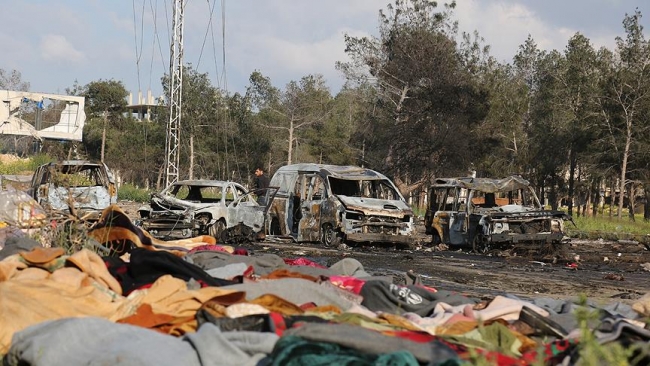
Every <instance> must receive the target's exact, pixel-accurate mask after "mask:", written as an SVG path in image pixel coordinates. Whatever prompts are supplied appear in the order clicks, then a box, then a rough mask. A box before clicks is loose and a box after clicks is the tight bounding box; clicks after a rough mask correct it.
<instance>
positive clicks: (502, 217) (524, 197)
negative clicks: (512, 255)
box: [425, 176, 572, 253]
mask: <svg viewBox="0 0 650 366" xmlns="http://www.w3.org/2000/svg"><path fill="white" fill-rule="evenodd" d="M428 201H429V202H428V207H427V211H426V214H425V228H426V233H427V234H430V235H431V236H432V244H434V245H436V244H439V243H445V244H448V245H452V246H471V247H472V249H473V250H474V251H475V252H479V253H487V252H489V251H490V250H492V249H509V248H512V247H513V246H514V245H518V244H522V245H527V244H535V245H538V244H551V246H553V245H554V244H557V245H558V246H559V245H561V243H562V242H563V241H565V238H566V237H565V234H564V224H565V221H567V220H569V221H572V218H571V216H569V215H567V214H566V213H565V212H563V211H555V210H546V209H544V207H543V206H542V204H541V203H540V201H539V199H538V198H537V195H536V194H535V191H534V190H533V189H532V187H531V186H530V183H529V182H528V181H527V180H525V179H523V178H522V177H520V176H510V177H507V178H504V179H489V178H473V177H465V178H441V179H436V181H435V183H434V185H433V186H432V187H430V189H429V193H428ZM531 248H535V247H531Z"/></svg>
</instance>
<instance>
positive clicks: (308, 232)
mask: <svg viewBox="0 0 650 366" xmlns="http://www.w3.org/2000/svg"><path fill="white" fill-rule="evenodd" d="M303 177H304V182H305V183H306V184H305V185H304V186H303V187H304V189H303V190H302V192H301V198H300V214H301V218H300V222H299V223H298V241H318V240H320V237H321V233H320V226H321V224H320V223H321V208H322V204H323V202H324V200H325V199H326V198H327V197H325V184H324V182H323V178H322V177H320V176H319V175H317V174H306V175H304V176H303Z"/></svg>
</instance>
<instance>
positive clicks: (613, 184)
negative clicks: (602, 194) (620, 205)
mask: <svg viewBox="0 0 650 366" xmlns="http://www.w3.org/2000/svg"><path fill="white" fill-rule="evenodd" d="M610 183H611V186H610V188H609V189H610V192H609V218H610V219H611V218H612V216H613V214H614V201H615V200H616V182H615V181H614V179H613V178H612V180H611V182H610Z"/></svg>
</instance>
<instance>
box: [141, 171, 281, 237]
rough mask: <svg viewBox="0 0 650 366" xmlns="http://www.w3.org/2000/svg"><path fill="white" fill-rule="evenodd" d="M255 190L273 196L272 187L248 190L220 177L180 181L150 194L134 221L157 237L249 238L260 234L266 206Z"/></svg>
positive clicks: (270, 197) (267, 197) (269, 197)
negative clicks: (148, 200) (206, 236)
mask: <svg viewBox="0 0 650 366" xmlns="http://www.w3.org/2000/svg"><path fill="white" fill-rule="evenodd" d="M256 193H260V194H265V195H266V196H265V199H266V201H264V202H270V201H272V199H273V195H274V193H275V190H274V189H273V188H269V189H267V190H264V191H263V192H256V191H252V192H249V191H247V190H246V188H244V186H242V185H241V184H239V183H235V182H230V181H221V180H183V181H178V182H175V183H172V184H171V185H170V186H168V187H167V188H165V189H164V190H162V191H161V192H160V193H154V194H152V196H151V200H150V203H149V205H145V206H142V207H140V208H139V210H138V212H139V215H140V220H138V221H137V222H136V224H137V225H138V226H141V227H142V228H143V229H144V230H146V231H148V232H149V233H150V234H151V235H152V236H154V237H156V238H160V239H179V238H180V239H183V238H191V237H195V236H198V235H211V236H214V237H215V238H217V240H218V242H221V243H232V242H242V241H252V240H254V239H255V238H256V237H257V234H258V233H262V234H263V228H264V224H265V218H266V212H267V210H268V205H260V204H259V203H258V202H257V200H256V195H255V194H256Z"/></svg>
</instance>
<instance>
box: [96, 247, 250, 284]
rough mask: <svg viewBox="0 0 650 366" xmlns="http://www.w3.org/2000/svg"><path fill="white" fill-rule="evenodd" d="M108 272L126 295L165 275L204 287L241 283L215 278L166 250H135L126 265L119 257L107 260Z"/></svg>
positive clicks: (105, 259) (105, 260)
mask: <svg viewBox="0 0 650 366" xmlns="http://www.w3.org/2000/svg"><path fill="white" fill-rule="evenodd" d="M104 262H105V263H106V266H107V268H108V271H109V272H110V273H111V275H112V276H113V277H115V278H116V279H117V280H118V281H119V282H120V284H121V285H122V292H123V293H124V294H129V293H130V292H131V291H133V290H136V289H138V288H141V287H144V286H146V285H149V284H152V283H154V282H156V280H157V279H158V278H160V277H162V276H164V275H172V276H173V277H176V278H179V279H182V280H184V281H189V280H190V279H194V280H196V281H198V282H199V283H201V284H202V285H203V286H227V285H234V284H237V283H239V282H237V281H228V280H223V279H220V278H214V277H212V276H210V275H209V274H208V273H206V272H205V271H204V270H202V269H201V268H199V267H198V266H196V265H194V264H191V263H188V262H186V261H184V260H183V259H181V258H179V257H177V256H175V255H173V254H171V253H169V252H164V251H155V252H154V251H150V250H147V249H143V248H135V249H133V250H132V251H131V258H130V261H129V262H128V263H127V262H124V261H123V260H121V259H120V258H116V257H104Z"/></svg>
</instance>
